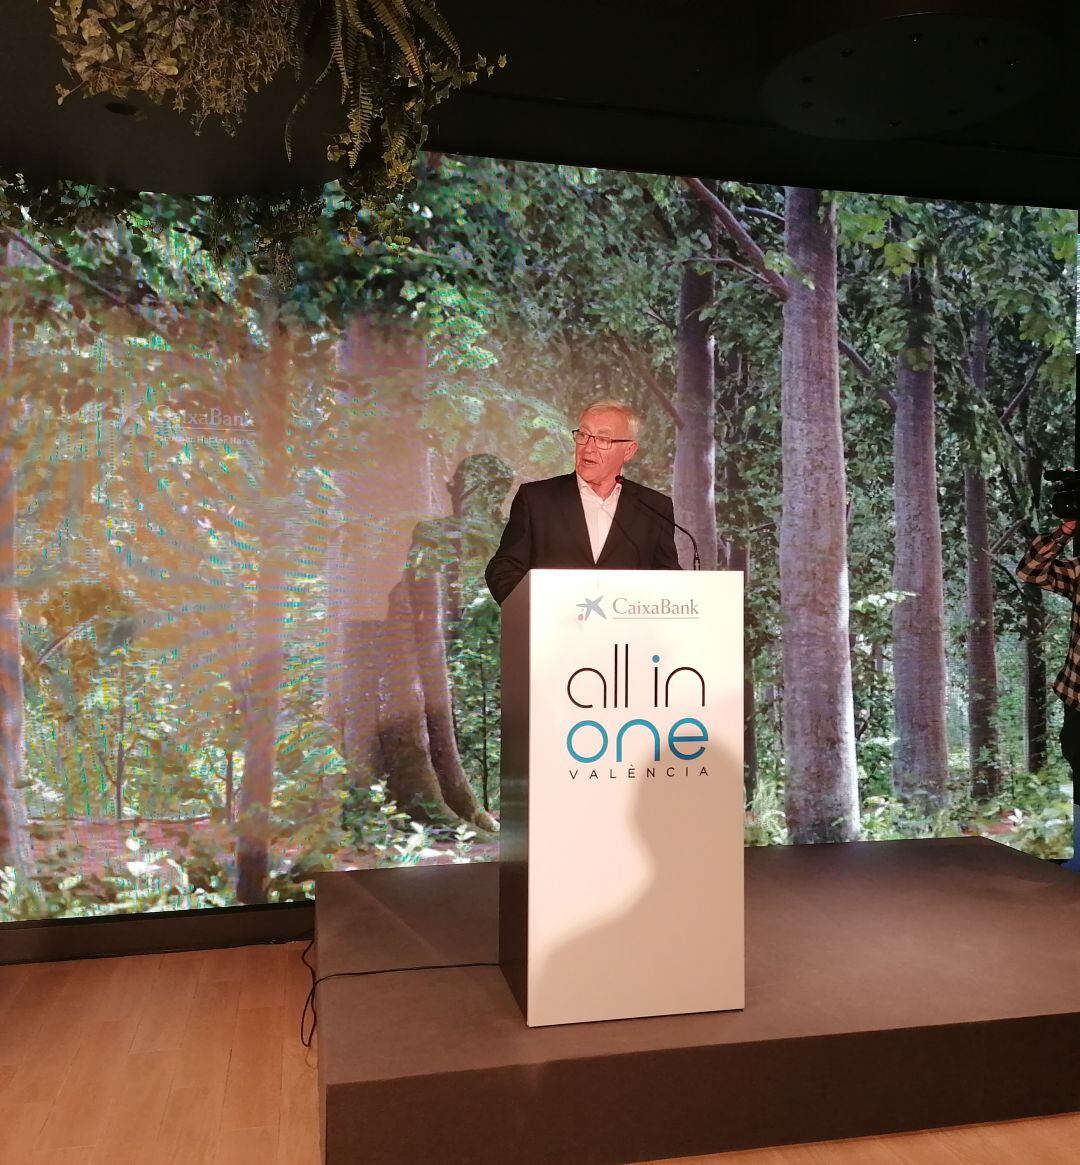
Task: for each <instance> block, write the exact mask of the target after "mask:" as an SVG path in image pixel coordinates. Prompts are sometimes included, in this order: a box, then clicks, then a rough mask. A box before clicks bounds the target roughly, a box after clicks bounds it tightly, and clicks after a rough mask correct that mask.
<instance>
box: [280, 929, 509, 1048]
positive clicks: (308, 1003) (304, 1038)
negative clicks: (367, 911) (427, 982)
mask: <svg viewBox="0 0 1080 1165" xmlns="http://www.w3.org/2000/svg"><path fill="white" fill-rule="evenodd" d="M314 945H315V939H314V937H313V938H312V939H311V941H310V942H309V943H308V945H307V946H306V947H304V949H303V951H301V952H300V961H301V962H302V963H303V964H304V966H305V967H307V969H308V971H309V972H310V973H311V990H310V991H309V992H308V994H307V999H305V1000H304V1010H303V1011H302V1012H300V1042H301V1043H302V1044H303V1045H304V1047H305V1048H310V1047H311V1042H312V1040H313V1039H314V1038H315V1028H316V1026H317V1025H318V1022H319V1015H318V1012H317V1011H316V1009H315V991H316V989H317V988H318V986H319V984H320V983H325V982H326V981H327V979H356V978H361V977H366V976H368V975H398V974H401V973H403V972H406V971H458V970H463V969H466V968H469V967H497V966H498V965H499V964H498V963H497V962H494V963H490V962H489V963H431V964H430V965H427V966H420V967H379V968H376V969H375V970H371V971H334V972H333V973H332V974H330V975H318V976H316V974H315V968H314V967H313V966H312V965H311V963H309V962H308V960H307V954H308V951H310V950H311V948H312V947H313V946H314ZM309 1011H310V1012H311V1028H310V1029H309V1030H308V1031H307V1034H306V1035H305V1031H304V1025H305V1023H306V1021H307V1016H308V1012H309Z"/></svg>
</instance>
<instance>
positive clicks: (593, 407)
mask: <svg viewBox="0 0 1080 1165" xmlns="http://www.w3.org/2000/svg"><path fill="white" fill-rule="evenodd" d="M600 410H605V411H607V412H612V413H621V414H622V416H623V418H624V419H625V421H626V427H627V428H628V429H629V430H630V436H631V437H632V438H633V439H634V440H635V441H636V440H637V439H638V437H639V436H640V435H641V414H640V413H639V412H638V411H637V409H635V408H634V406H633V405H628V404H627V403H626V401H624V400H608V399H604V400H594V401H592V402H591V403H590V404H587V405H586V406H585V407H584V408H583V409H582V410H581V417H582V419H583V420H584V418H585V416H586V414H587V413H595V412H599V411H600Z"/></svg>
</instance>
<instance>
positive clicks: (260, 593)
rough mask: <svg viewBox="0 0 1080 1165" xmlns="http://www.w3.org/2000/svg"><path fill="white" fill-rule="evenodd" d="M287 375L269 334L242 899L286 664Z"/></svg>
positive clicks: (243, 788) (260, 884)
mask: <svg viewBox="0 0 1080 1165" xmlns="http://www.w3.org/2000/svg"><path fill="white" fill-rule="evenodd" d="M287 377H288V355H287V352H286V344H285V337H284V336H283V335H282V334H280V333H275V334H274V335H273V336H272V337H271V340H270V352H269V354H268V359H267V366H266V376H265V380H264V383H263V392H262V394H261V406H262V407H261V409H260V413H259V416H258V417H257V418H256V423H257V424H258V427H259V439H260V443H261V445H262V455H263V457H264V458H265V459H266V461H265V465H264V468H263V476H262V491H261V497H260V498H259V499H258V503H257V508H256V514H255V519H254V520H255V523H256V531H257V535H258V547H259V572H258V578H257V580H256V584H255V598H254V603H253V607H252V636H253V644H252V650H251V662H250V671H249V676H248V684H247V691H246V693H245V696H246V698H245V701H244V708H245V716H244V779H243V781H241V783H240V795H239V798H238V802H239V804H238V806H237V808H238V813H237V821H236V835H237V848H236V874H237V886H236V896H237V898H238V899H239V900H240V901H241V902H247V903H253V902H265V901H266V883H267V877H268V874H269V869H270V802H271V800H272V798H273V791H274V769H275V766H276V762H277V728H278V716H279V713H280V711H281V683H282V678H283V676H284V665H285V660H284V647H283V644H282V641H281V619H282V611H283V606H282V603H283V600H284V598H285V571H284V549H283V546H282V537H283V534H284V529H285V522H284V519H285V513H284V510H285V507H286V505H287V496H286V495H287V490H288V481H289V477H288V471H287V467H286V466H285V465H284V464H283V463H282V461H281V456H282V453H283V451H284V448H285V438H286V429H287V427H288V415H289V407H290V393H289V385H288V380H287Z"/></svg>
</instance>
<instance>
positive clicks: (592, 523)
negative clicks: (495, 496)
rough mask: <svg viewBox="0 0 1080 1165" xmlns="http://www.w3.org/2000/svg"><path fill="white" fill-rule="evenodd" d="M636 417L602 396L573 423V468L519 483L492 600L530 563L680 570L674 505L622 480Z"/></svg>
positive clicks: (497, 559)
mask: <svg viewBox="0 0 1080 1165" xmlns="http://www.w3.org/2000/svg"><path fill="white" fill-rule="evenodd" d="M640 429H641V418H640V417H639V416H638V414H637V413H636V412H635V411H634V410H633V409H632V408H631V407H630V406H629V405H626V404H623V403H621V402H620V401H616V400H599V401H595V402H594V403H593V404H591V405H589V406H588V408H586V409H585V411H584V412H583V413H582V414H581V420H580V421H579V422H578V427H577V428H576V429H574V431H573V433H574V442H575V449H574V472H573V473H567V474H563V475H562V476H561V477H549V478H548V479H547V480H546V481H533V482H528V483H527V484H525V485H523V486H522V487H521V488H520V489H519V490H518V491H517V493H516V494H515V495H514V500H513V502H512V503H511V505H510V517H509V520H508V521H507V523H506V529H505V530H504V531H503V536H502V541H501V542H500V543H499V549H498V550H497V551H496V552H495V556H494V557H493V558H492V560H491V561H490V562H489V563H488V567H487V571H486V572H485V578H486V579H487V584H488V588H489V589H490V591H491V593H492V595H494V596H495V600H496V602H498V603H500V604H501V603H502V602H503V600H504V599H505V598H506V596H507V595H509V594H510V592H511V591H512V590H513V589H514V587H515V586H517V584H518V583H519V582H520V581H521V579H522V578H524V576H525V575H526V573H527V572H528V571H530V570H532V569H533V568H534V567H554V568H577V569H586V568H590V567H592V568H595V569H600V570H635V569H637V570H650V569H651V570H678V569H679V558H678V555H677V554H676V552H675V536H674V534H675V527H674V524H673V523H674V509H673V506H672V503H671V499H670V498H669V497H666V496H665V495H664V494H662V493H657V491H656V490H653V489H649V488H648V487H646V486H643V485H639V484H638V483H637V482H633V481H627V480H626V479H625V478H623V477H622V471H623V468H624V466H625V465H626V464H627V463H628V462H629V461H630V460H631V458H632V457H633V456H634V454H635V453H636V452H637V450H638V442H637V438H638V435H639V432H640Z"/></svg>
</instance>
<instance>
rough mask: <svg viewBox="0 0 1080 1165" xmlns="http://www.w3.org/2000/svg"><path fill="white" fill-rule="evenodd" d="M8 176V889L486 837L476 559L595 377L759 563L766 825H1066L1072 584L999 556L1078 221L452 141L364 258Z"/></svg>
mask: <svg viewBox="0 0 1080 1165" xmlns="http://www.w3.org/2000/svg"><path fill="white" fill-rule="evenodd" d="M0 189H3V191H4V198H5V200H6V201H5V202H3V203H0V214H2V218H0V221H2V222H4V223H6V224H8V225H9V226H10V227H11V233H9V235H8V242H7V245H6V248H4V249H3V250H0V258H2V259H3V263H4V265H3V269H2V280H0V507H2V508H0V683H2V685H3V686H2V687H0V698H2V700H3V707H2V714H3V715H2V724H0V777H2V780H0V867H2V868H3V870H4V873H3V881H2V882H0V919H2V920H4V921H11V920H23V919H36V918H59V917H67V916H78V915H87V914H100V913H115V912H132V911H136V912H137V911H147V910H159V909H186V908H191V907H203V906H205V907H215V906H227V905H231V904H235V903H259V902H267V901H270V902H273V901H282V900H288V899H293V898H299V897H303V896H306V895H309V894H310V892H311V878H312V875H313V874H314V873H315V872H316V871H319V870H326V869H355V868H364V867H370V866H376V865H390V864H400V865H409V864H415V863H422V862H462V861H483V860H494V859H496V858H497V855H498V821H499V809H500V802H499V610H498V607H497V606H496V604H495V603H494V601H493V600H492V598H491V596H490V595H489V593H488V591H487V588H486V586H485V584H484V574H483V572H484V567H485V564H486V562H487V561H488V559H489V558H490V556H491V554H492V553H493V551H494V549H495V547H496V546H497V544H498V540H499V536H500V532H501V530H502V526H503V523H504V521H505V518H506V513H507V507H508V505H509V501H510V499H511V497H512V496H513V493H514V490H515V489H516V488H517V486H518V485H519V484H520V483H521V482H523V481H530V480H534V479H539V478H545V477H550V476H552V475H556V474H562V473H566V472H569V471H570V469H571V468H572V465H573V448H574V446H573V442H572V438H571V436H570V430H571V429H572V428H573V427H574V426H575V425H576V424H577V421H578V418H579V416H580V413H581V410H582V409H583V407H584V406H585V405H587V404H588V403H589V402H591V401H595V400H598V399H617V400H621V401H625V402H628V403H629V404H631V405H632V406H633V407H634V408H635V409H636V410H637V411H638V412H639V413H640V415H641V417H642V433H641V438H640V451H639V453H638V455H637V456H636V458H635V459H634V461H633V462H632V464H631V466H630V467H629V469H628V473H629V475H630V476H632V477H633V478H634V479H635V480H637V481H640V482H642V483H644V484H647V485H649V486H652V487H653V488H655V489H658V490H660V491H662V492H664V493H666V494H670V495H671V496H672V497H673V499H674V505H675V515H676V519H677V520H678V521H679V523H680V524H681V525H683V526H686V527H687V528H688V529H690V530H691V531H692V532H693V533H694V534H695V535H696V537H697V540H698V543H699V547H700V553H701V557H702V565H703V567H704V568H705V569H730V570H739V571H743V572H745V576H746V593H747V603H746V632H745V642H746V648H747V660H748V669H747V675H746V711H747V715H746V735H745V750H746V753H745V755H746V764H745V769H744V785H745V804H746V840H747V843H748V844H752V845H769V844H782V843H800V842H828V841H837V840H853V839H878V838H914V837H927V836H943V835H955V834H984V835H986V836H989V837H993V838H995V839H997V840H1000V841H1002V842H1005V843H1008V844H1010V845H1015V846H1018V847H1020V848H1022V849H1025V850H1027V851H1029V852H1031V853H1033V854H1037V855H1040V856H1044V857H1055V856H1057V857H1063V856H1067V854H1068V853H1069V852H1070V845H1071V805H1070V801H1071V793H1070V787H1069V784H1068V781H1067V775H1068V774H1067V770H1066V768H1065V767H1064V765H1063V762H1062V760H1061V757H1060V755H1059V750H1058V748H1057V742H1056V731H1057V727H1058V725H1059V724H1060V718H1061V703H1060V701H1059V700H1058V698H1057V696H1056V695H1055V694H1054V692H1053V691H1052V689H1051V684H1052V681H1053V678H1054V676H1055V675H1056V673H1057V670H1058V668H1059V667H1060V666H1061V664H1062V663H1063V662H1064V658H1065V652H1066V647H1067V634H1068V606H1067V604H1066V602H1065V601H1064V600H1063V599H1061V598H1060V597H1058V596H1054V595H1052V594H1050V593H1049V592H1047V591H1044V590H1042V589H1040V588H1039V587H1037V586H1034V585H1031V584H1024V583H1021V582H1020V581H1018V579H1017V577H1016V574H1015V567H1016V563H1017V561H1018V560H1019V558H1020V556H1021V554H1022V553H1023V551H1024V548H1025V546H1026V545H1027V543H1028V541H1029V540H1030V538H1031V537H1032V536H1033V535H1034V534H1035V533H1036V532H1038V531H1047V530H1050V529H1053V528H1054V527H1055V526H1056V525H1057V523H1058V519H1057V518H1055V517H1054V516H1053V515H1052V514H1051V504H1050V499H1051V491H1050V489H1049V488H1048V486H1047V485H1046V483H1045V480H1044V473H1045V471H1047V470H1054V469H1056V468H1062V467H1063V466H1064V465H1068V464H1070V463H1071V460H1072V449H1073V443H1074V429H1075V416H1074V372H1073V369H1074V326H1073V318H1074V310H1075V308H1074V254H1075V239H1076V215H1075V213H1074V212H1073V211H1067V210H1055V209H1043V208H1036V207H1013V206H997V205H988V204H978V205H976V204H970V203H959V202H949V201H944V200H915V199H908V198H903V197H899V196H895V195H875V194H857V193H843V192H821V191H813V190H802V189H786V190H785V189H784V188H783V187H777V186H766V185H748V184H744V183H739V182H713V181H703V180H699V179H696V178H693V177H682V176H656V175H647V174H630V173H618V172H608V171H602V170H597V169H589V168H583V167H578V166H556V165H539V164H525V163H520V162H510V161H499V160H487V159H475V158H462V157H452V156H448V155H428V156H427V157H426V158H425V159H424V163H423V166H422V170H421V173H420V175H419V178H418V181H417V185H416V187H415V189H414V190H413V192H412V195H411V201H410V202H409V205H408V206H407V207H406V208H405V211H404V217H403V222H402V224H401V226H400V229H399V234H398V237H397V238H396V239H394V240H391V241H390V242H384V241H378V240H377V239H376V238H375V236H374V235H373V234H372V231H371V224H370V222H369V221H368V218H367V216H366V212H364V211H363V210H357V209H356V208H353V207H351V206H349V205H348V204H347V203H346V202H344V200H343V199H342V198H341V196H340V194H338V193H337V192H336V191H335V190H334V188H332V187H331V188H328V189H327V190H326V191H325V192H324V194H323V196H322V198H321V199H319V198H315V199H311V198H309V199H307V200H306V201H305V199H303V198H300V197H299V196H298V197H297V198H296V199H294V200H293V201H292V202H291V203H289V204H284V205H279V206H277V207H274V208H270V209H271V211H272V213H269V214H268V213H267V208H266V207H265V206H263V205H261V204H259V203H256V202H237V203H235V204H231V205H228V206H223V205H221V204H219V203H215V202H213V201H211V200H209V199H174V198H167V197H163V196H162V197H159V196H149V195H148V196H145V197H143V198H142V199H141V202H140V203H139V205H138V206H136V207H135V208H134V210H132V208H131V206H130V203H129V204H128V206H127V207H126V209H125V210H124V213H123V214H122V215H120V216H119V217H116V216H114V215H112V214H111V212H110V210H109V208H108V205H105V207H104V209H101V208H100V207H99V206H98V203H99V202H100V201H101V199H100V197H99V195H97V194H94V195H91V193H89V192H88V193H87V194H86V199H87V209H86V211H85V213H82V214H80V215H78V216H74V217H73V219H72V221H71V223H70V225H68V226H66V227H65V228H64V229H63V230H58V229H56V228H55V226H53V225H49V226H45V225H42V224H41V223H40V222H38V221H37V220H36V219H35V217H34V213H35V212H34V205H33V204H32V201H31V200H30V198H29V196H28V195H26V192H24V191H23V190H22V189H21V187H19V186H18V185H17V184H11V185H9V186H7V187H6V188H0ZM24 207H25V208H27V209H25V210H24ZM677 542H678V546H679V551H680V555H682V556H684V558H683V565H684V567H689V566H690V550H689V546H688V543H686V542H685V541H684V540H683V538H682V535H679V536H678V538H677ZM565 828H566V830H567V833H568V835H572V834H573V833H574V831H575V828H576V825H575V822H574V821H573V820H567V821H566V822H565ZM683 828H684V829H685V844H686V845H687V846H694V847H708V846H709V845H710V823H709V822H708V821H707V820H687V821H686V822H685V823H684V826H683Z"/></svg>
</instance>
